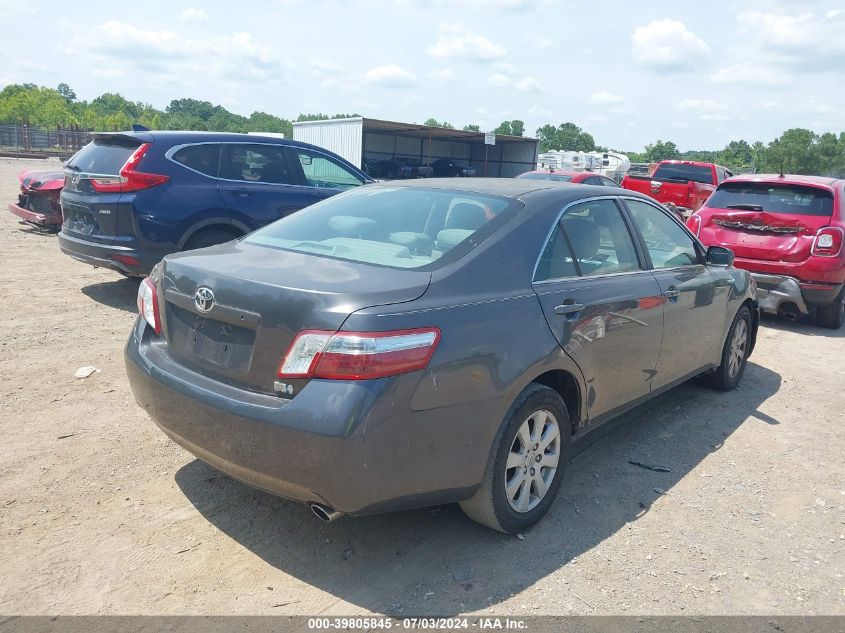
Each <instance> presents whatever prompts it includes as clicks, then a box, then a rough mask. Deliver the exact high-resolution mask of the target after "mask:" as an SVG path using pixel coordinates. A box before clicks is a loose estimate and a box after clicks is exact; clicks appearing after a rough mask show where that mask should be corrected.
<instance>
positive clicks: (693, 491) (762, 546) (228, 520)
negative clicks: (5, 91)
mask: <svg viewBox="0 0 845 633" xmlns="http://www.w3.org/2000/svg"><path fill="white" fill-rule="evenodd" d="M42 164H43V163H38V162H32V163H27V162H25V161H12V160H5V159H3V160H0V194H2V195H0V201H2V202H3V203H4V204H5V202H6V201H10V200H12V199H13V198H14V195H15V191H16V181H15V174H16V173H17V171H18V170H20V169H22V168H24V167H27V166H30V165H42ZM16 220H17V219H16V218H15V217H14V216H12V215H11V214H9V213H7V212H6V211H5V207H4V208H3V209H2V212H0V270H1V271H2V274H0V375H2V385H1V386H0V433H2V437H3V441H2V443H0V552H2V556H0V612H2V613H5V614H153V613H160V614H194V613H197V614H199V613H202V614H252V613H256V614H318V613H319V614H324V615H334V614H346V615H349V614H357V613H365V612H370V611H372V612H380V613H391V614H397V615H403V614H405V615H407V614H424V613H426V614H428V613H436V614H441V615H448V614H457V613H495V614H497V615H504V614H516V615H523V614H590V615H592V614H622V613H631V614H634V613H635V614H676V615H683V614H802V615H803V614H835V615H843V614H845V578H843V573H845V481H844V480H843V474H844V473H845V468H843V458H845V442H844V441H843V423H845V416H843V411H845V395H843V382H845V338H843V337H845V329H843V330H840V331H838V332H831V331H826V330H822V329H819V328H817V327H815V326H813V325H812V324H805V323H799V324H791V323H786V322H784V321H779V320H773V319H766V320H765V321H764V324H763V327H762V328H761V330H760V336H759V342H758V347H757V350H756V351H755V353H754V355H753V356H752V359H751V362H750V364H749V365H748V369H747V372H746V374H745V377H744V381H743V383H742V386H741V387H740V389H739V390H737V391H735V392H733V393H729V394H722V393H717V392H713V391H709V390H707V389H704V388H702V387H699V386H697V385H694V384H687V385H683V386H681V387H679V388H677V389H675V390H673V391H671V392H669V393H667V394H665V395H663V396H661V397H660V398H658V399H656V400H655V401H652V402H651V403H649V404H646V405H644V406H643V407H640V408H639V409H637V410H635V411H634V412H632V413H631V414H629V415H627V416H626V417H625V420H624V421H623V423H622V424H621V425H620V426H619V428H618V429H617V430H615V431H614V432H613V433H611V434H610V435H609V436H608V437H606V438H605V439H604V440H602V441H601V442H599V443H598V444H597V445H595V446H593V447H592V448H591V449H589V450H588V451H586V452H585V453H583V454H581V455H580V456H579V457H578V458H576V460H575V461H574V462H573V464H572V467H571V468H570V470H569V471H568V472H567V475H566V479H565V480H564V483H563V487H562V489H561V493H560V495H559V497H558V500H557V502H556V504H555V505H554V507H553V509H552V511H551V513H550V515H549V516H548V517H547V518H546V519H545V520H544V521H542V522H541V523H540V524H539V525H538V526H537V527H536V528H535V529H533V530H532V531H530V532H529V533H527V534H525V535H524V538H523V539H518V538H514V537H507V536H504V535H501V534H498V533H494V532H491V531H489V530H486V529H484V528H481V527H479V526H477V525H475V524H474V523H471V522H470V521H469V520H467V519H465V518H464V517H463V515H462V514H461V512H460V510H459V509H458V508H457V506H445V507H438V508H431V509H424V510H419V511H413V512H403V513H397V514H391V515H385V516H378V517H371V518H361V519H345V520H341V521H338V522H335V523H331V524H328V525H324V524H322V523H319V522H318V521H317V520H315V519H314V518H312V517H311V516H310V514H309V513H308V512H307V510H306V509H305V508H304V507H303V506H301V505H297V504H294V503H289V502H286V501H283V500H280V499H277V498H274V497H272V496H270V495H267V494H264V493H262V492H259V491H256V490H252V489H250V488H248V487H247V486H244V485H242V484H240V483H238V482H235V481H233V480H231V479H229V478H228V477H226V476H224V475H221V474H220V473H218V472H216V471H214V470H212V469H210V468H209V467H207V466H205V465H203V464H202V463H200V462H198V461H197V460H195V459H194V458H193V457H192V456H191V455H190V454H188V453H187V452H185V451H183V450H182V449H181V448H179V447H177V446H176V445H174V444H173V443H171V442H170V441H169V440H168V439H167V438H166V437H165V436H164V435H163V434H162V433H161V432H159V431H158V430H157V428H156V427H155V426H154V425H153V424H152V422H150V420H149V419H148V418H147V417H146V415H145V414H144V413H143V412H142V411H141V410H140V409H139V408H138V407H137V406H136V405H135V403H134V401H133V399H132V396H131V394H130V392H129V387H128V384H127V382H126V377H125V373H124V367H123V359H122V348H123V344H124V342H125V340H126V337H127V335H128V332H129V329H130V326H131V324H132V321H133V319H134V311H135V306H134V303H135V292H136V289H137V282H134V281H132V280H127V279H122V278H120V277H119V276H118V275H117V274H115V273H111V272H108V271H103V270H97V269H94V268H92V267H90V266H86V265H84V264H81V263H78V262H76V261H73V260H71V259H70V258H68V257H66V256H64V255H62V254H61V253H60V252H59V249H58V246H57V244H56V238H55V236H54V235H48V234H42V233H40V232H38V231H35V230H33V229H31V228H28V227H26V226H23V225H21V224H19V223H18V222H17V221H16ZM694 335H695V333H694V332H691V336H694ZM84 365H93V366H95V367H97V368H98V369H100V370H101V371H100V372H97V373H94V374H93V375H91V376H90V377H88V378H85V379H76V378H74V372H75V371H76V370H77V368H79V367H81V366H84ZM632 459H633V460H636V461H643V462H648V463H653V464H661V465H665V466H668V467H669V468H670V469H671V472H668V473H659V472H652V471H648V470H644V469H641V468H638V467H636V466H633V465H631V464H629V463H628V462H629V460H632Z"/></svg>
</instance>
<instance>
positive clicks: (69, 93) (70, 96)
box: [56, 83, 76, 103]
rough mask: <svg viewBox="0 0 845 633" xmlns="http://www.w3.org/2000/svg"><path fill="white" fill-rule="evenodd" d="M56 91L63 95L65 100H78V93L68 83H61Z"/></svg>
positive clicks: (69, 101)
mask: <svg viewBox="0 0 845 633" xmlns="http://www.w3.org/2000/svg"><path fill="white" fill-rule="evenodd" d="M56 92H58V93H59V94H60V95H61V96H63V97H64V98H65V101H67V102H68V103H71V102H73V101H76V93H75V92H74V91H73V89H72V88H71V87H70V86H68V85H67V84H66V83H60V84H59V85H58V86H57V87H56Z"/></svg>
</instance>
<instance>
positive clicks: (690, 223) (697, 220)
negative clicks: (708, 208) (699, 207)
mask: <svg viewBox="0 0 845 633" xmlns="http://www.w3.org/2000/svg"><path fill="white" fill-rule="evenodd" d="M687 228H688V229H689V230H690V231H692V232H693V235H695V236H696V237H698V236H699V234H700V233H701V216H700V215H698V214H697V213H693V214H692V215H691V216H689V218H688V219H687Z"/></svg>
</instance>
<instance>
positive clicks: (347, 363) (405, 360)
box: [278, 328, 440, 380]
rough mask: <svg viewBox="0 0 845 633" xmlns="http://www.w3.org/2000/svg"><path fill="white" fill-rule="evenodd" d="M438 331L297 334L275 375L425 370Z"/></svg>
mask: <svg viewBox="0 0 845 633" xmlns="http://www.w3.org/2000/svg"><path fill="white" fill-rule="evenodd" d="M439 342H440V330H439V329H437V328H422V329H415V330H395V331H391V332H326V331H322V330H303V331H302V332H300V333H299V334H297V336H296V338H295V339H294V340H293V342H292V343H291V345H290V348H289V349H288V351H287V353H286V354H285V357H284V359H282V363H281V365H280V366H279V371H278V377H279V378H324V379H327V380H367V379H370V378H384V377H385V376H395V375H397V374H404V373H407V372H410V371H416V370H418V369H425V367H426V366H427V365H428V361H429V360H431V356H432V355H433V354H434V350H435V349H436V348H437V344H438V343H439Z"/></svg>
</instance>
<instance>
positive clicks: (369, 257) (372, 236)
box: [245, 186, 521, 268]
mask: <svg viewBox="0 0 845 633" xmlns="http://www.w3.org/2000/svg"><path fill="white" fill-rule="evenodd" d="M520 206H521V204H520V203H519V202H518V201H516V200H512V199H508V198H498V197H493V196H485V195H481V194H475V193H467V192H463V191H445V190H440V189H423V188H415V187H371V186H367V187H362V188H360V189H356V190H352V191H349V192H347V193H344V194H341V195H338V196H335V197H332V198H329V199H328V200H326V201H324V202H321V203H319V204H316V205H314V206H312V207H308V208H307V209H303V210H302V211H299V212H297V213H294V214H293V215H290V216H288V217H286V218H284V219H282V220H279V221H278V222H275V223H274V224H271V225H269V226H266V227H264V228H263V229H260V230H258V231H256V232H255V233H252V234H251V235H249V237H247V238H246V239H245V241H246V242H247V243H250V244H261V245H263V246H271V247H274V248H281V249H285V250H291V251H297V252H300V253H314V254H318V255H326V256H328V257H336V258H338V259H344V260H348V261H355V262H363V263H369V264H378V265H382V266H391V267H395V268H422V267H424V266H427V265H429V264H432V263H434V262H436V261H437V260H439V259H441V258H442V257H444V256H445V255H447V254H448V253H449V252H450V251H452V250H453V249H459V250H458V251H457V252H460V253H461V254H462V253H463V252H466V250H468V249H466V248H465V247H466V246H467V245H468V246H469V248H471V247H472V246H474V245H477V244H478V243H480V242H481V241H483V240H484V239H485V238H486V237H487V236H488V235H490V233H492V231H493V230H495V229H496V228H498V227H499V226H501V224H502V223H503V222H505V221H507V219H508V218H509V217H510V215H507V216H506V215H505V214H503V212H504V211H506V210H509V209H515V208H519V207H520ZM461 247H464V248H461ZM458 256H460V255H458Z"/></svg>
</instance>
